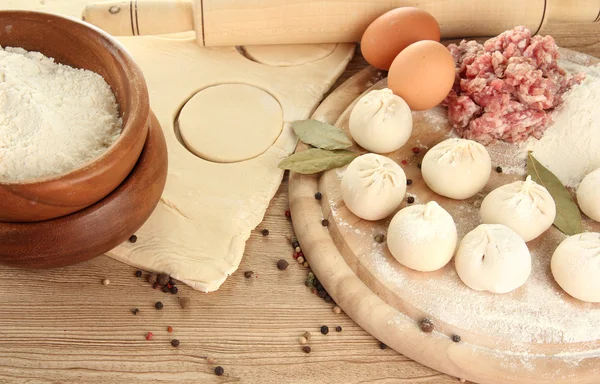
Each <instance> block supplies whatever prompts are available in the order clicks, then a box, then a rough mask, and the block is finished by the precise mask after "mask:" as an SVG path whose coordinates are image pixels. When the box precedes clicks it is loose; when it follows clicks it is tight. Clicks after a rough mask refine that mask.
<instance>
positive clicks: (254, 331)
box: [0, 0, 600, 384]
mask: <svg viewBox="0 0 600 384" xmlns="http://www.w3.org/2000/svg"><path fill="white" fill-rule="evenodd" d="M22 1H23V0H14V1H13V0H0V9H6V8H9V7H12V8H17V7H18V5H19V4H23V2H22ZM77 2H79V4H82V3H85V1H84V0H54V1H53V0H31V1H29V0H26V1H25V3H29V4H30V5H31V4H33V3H36V4H40V5H41V6H42V8H43V9H45V10H52V9H56V10H58V11H64V10H66V9H72V7H73V6H72V4H73V3H77ZM36 6H37V5H36ZM52 6H54V7H55V8H52ZM69 7H70V8H69ZM79 8H81V7H79ZM546 32H547V33H550V34H552V35H553V36H555V37H556V40H557V42H558V43H559V44H560V45H562V46H564V47H567V48H572V49H575V50H579V51H581V52H585V53H588V54H590V55H594V56H597V57H600V23H596V24H595V25H587V26H581V25H579V26H574V25H562V26H555V25H550V26H548V28H547V29H546ZM364 66H365V63H364V61H363V60H362V58H361V57H360V56H357V57H356V58H355V59H354V60H353V61H352V63H351V64H350V66H349V67H348V70H347V71H346V73H345V74H344V76H343V78H342V79H340V81H339V82H341V81H343V80H344V79H347V78H348V77H349V76H351V75H352V74H354V73H356V72H357V71H358V70H360V69H361V68H364ZM339 82H338V83H339ZM287 207H288V203H287V179H286V180H285V181H284V183H283V184H282V186H281V188H280V189H279V192H278V193H277V195H276V197H275V198H274V200H273V201H272V203H271V206H270V207H269V210H268V212H267V215H266V217H265V220H264V222H263V224H261V225H260V226H259V228H257V230H256V231H254V233H253V235H252V237H251V239H250V241H249V242H248V245H247V248H246V254H245V256H244V259H243V260H242V263H241V265H240V268H239V270H238V271H237V272H236V273H235V274H234V275H233V276H231V277H230V278H229V279H228V280H227V282H225V284H223V286H222V288H221V289H220V290H219V291H217V292H214V293H211V294H203V293H200V292H196V291H192V290H191V289H188V288H187V287H184V286H180V287H179V288H180V291H179V294H178V295H171V294H166V293H162V292H160V291H158V290H152V288H151V287H150V286H149V285H148V284H147V283H146V282H145V281H143V279H138V278H136V277H134V272H135V269H133V268H130V267H128V266H126V265H123V264H121V263H118V262H116V261H113V260H111V259H109V258H108V257H104V256H102V257H99V258H97V259H95V260H92V261H89V262H86V263H83V264H80V265H77V266H72V267H67V268H62V269H57V270H48V271H28V270H17V269H14V268H8V267H1V266H0V292H2V293H1V294H0V314H1V315H0V345H2V346H3V347H2V348H1V349H0V382H1V383H23V382H27V383H117V382H119V383H120V382H127V383H138V382H139V383H144V382H164V383H188V382H189V383H233V382H240V383H278V384H279V383H281V384H283V383H344V384H349V383H422V382H423V383H424V382H429V383H441V384H446V383H455V382H456V381H457V379H456V378H452V377H449V376H445V375H442V374H439V373H437V372H435V371H433V370H431V369H428V368H426V367H424V366H422V365H420V364H417V363H415V362H413V361H410V360H408V359H406V358H405V357H403V356H401V355H399V354H397V353H395V352H394V351H391V350H389V349H386V350H381V349H380V348H379V343H378V342H377V341H376V340H375V339H373V338H372V337H371V336H369V335H368V334H367V333H366V332H364V331H363V330H362V329H360V328H359V327H358V326H357V325H356V324H354V323H353V322H352V321H351V320H349V319H348V318H347V317H346V316H345V315H344V314H339V315H336V314H334V313H333V312H332V305H331V304H327V303H325V302H324V301H323V300H322V299H319V298H318V297H317V296H315V295H313V294H312V293H311V292H310V291H309V289H308V288H306V287H305V286H304V279H305V278H306V275H307V273H308V271H307V269H305V268H303V267H301V266H299V265H297V264H295V263H293V259H292V249H291V246H290V245H289V241H288V240H287V238H286V237H287V236H290V235H292V226H291V224H290V222H289V220H288V219H287V218H286V217H285V215H284V212H285V210H286V209H287ZM264 228H267V229H269V231H270V234H269V236H266V237H263V236H262V235H261V234H260V231H261V230H262V229H264ZM139 241H140V242H141V241H143V239H140V240H139ZM281 258H284V259H286V260H288V261H290V267H289V268H288V269H287V270H285V271H279V270H278V269H277V268H276V266H275V264H276V263H277V260H279V259H281ZM247 270H252V271H254V272H255V274H256V275H255V276H256V277H254V278H251V279H246V278H245V277H244V271H247ZM106 278H108V279H110V284H109V285H103V284H102V280H103V279H106ZM177 297H189V298H190V299H191V305H190V307H189V308H187V309H185V310H184V309H181V308H180V307H179V305H178V302H177ZM158 300H160V301H162V302H163V303H164V309H163V310H161V311H157V310H156V309H154V303H155V302H156V301H158ZM135 307H137V308H139V310H140V313H139V314H138V315H137V316H134V315H133V314H132V313H131V310H132V309H133V308H135ZM325 324H326V325H328V326H330V328H332V329H331V331H330V333H329V334H328V335H326V336H324V335H321V334H320V333H319V331H318V329H319V327H320V326H321V325H325ZM337 325H340V326H342V328H343V330H342V332H340V333H337V332H335V330H333V328H334V327H335V326H337ZM167 326H172V327H173V333H171V334H169V333H167V331H166V327H167ZM305 331H310V332H311V333H312V335H313V337H312V338H311V340H310V341H309V345H310V346H311V348H312V352H311V353H310V354H308V355H307V354H305V353H303V352H302V349H301V345H300V344H299V343H298V340H297V339H298V337H300V336H301V335H302V334H303V333H304V332H305ZM147 332H153V333H154V338H153V340H151V341H147V340H145V334H146V333H147ZM173 338H177V339H178V340H180V342H181V344H180V346H179V347H178V348H173V347H172V346H171V345H170V340H171V339H173ZM206 357H210V358H213V359H215V360H216V364H209V363H208V362H207V359H206ZM211 363H212V362H211ZM216 365H221V366H222V367H223V368H224V369H225V374H224V375H223V376H221V377H217V376H216V375H215V374H214V373H213V369H214V367H215V366H216Z"/></svg>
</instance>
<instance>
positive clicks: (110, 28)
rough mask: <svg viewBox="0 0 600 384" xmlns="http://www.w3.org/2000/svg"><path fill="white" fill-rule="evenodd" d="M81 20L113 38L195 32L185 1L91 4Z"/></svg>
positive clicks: (162, 0) (155, 0) (136, 1)
mask: <svg viewBox="0 0 600 384" xmlns="http://www.w3.org/2000/svg"><path fill="white" fill-rule="evenodd" d="M82 19H83V20H84V21H86V22H88V23H90V24H93V25H95V26H97V27H98V28H100V29H103V30H104V31H106V32H108V33H110V34H111V35H114V36H140V35H163V34H169V33H178V32H188V31H192V30H194V15H193V10H192V4H191V2H190V1H186V0H145V1H144V0H121V1H118V0H117V1H115V0H111V1H102V2H98V3H92V4H88V5H87V6H86V7H85V9H84V11H83V15H82Z"/></svg>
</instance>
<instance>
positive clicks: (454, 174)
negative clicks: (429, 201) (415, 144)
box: [421, 138, 492, 200]
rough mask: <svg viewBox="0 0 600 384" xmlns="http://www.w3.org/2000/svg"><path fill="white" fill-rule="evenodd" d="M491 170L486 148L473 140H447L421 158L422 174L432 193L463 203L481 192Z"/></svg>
mask: <svg viewBox="0 0 600 384" xmlns="http://www.w3.org/2000/svg"><path fill="white" fill-rule="evenodd" d="M491 171H492V160H491V159H490V155H489V154H488V152H487V150H486V149H485V147H484V146H483V145H481V144H479V143H478V142H476V141H473V140H467V139H456V138H453V139H447V140H444V141H442V142H441V143H439V144H437V145H435V146H434V147H433V148H431V149H430V150H429V151H427V153H426V154H425V156H424V157H423V162H422V164H421V172H422V174H423V180H425V183H427V186H429V188H431V190H432V191H434V192H435V193H437V194H439V195H442V196H446V197H449V198H451V199H457V200H463V199H468V198H469V197H471V196H474V195H475V194H477V192H479V191H481V190H482V189H483V187H485V185H486V184H487V182H488V180H489V178H490V173H491Z"/></svg>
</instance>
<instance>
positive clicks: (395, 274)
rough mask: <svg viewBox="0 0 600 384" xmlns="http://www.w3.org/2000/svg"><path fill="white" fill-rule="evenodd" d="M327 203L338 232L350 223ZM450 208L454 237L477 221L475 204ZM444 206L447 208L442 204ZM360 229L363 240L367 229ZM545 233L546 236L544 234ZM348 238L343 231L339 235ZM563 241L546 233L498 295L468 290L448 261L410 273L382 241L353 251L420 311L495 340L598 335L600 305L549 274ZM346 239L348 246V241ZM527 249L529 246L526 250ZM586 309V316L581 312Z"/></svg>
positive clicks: (570, 340) (590, 337) (573, 339)
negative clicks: (513, 284)
mask: <svg viewBox="0 0 600 384" xmlns="http://www.w3.org/2000/svg"><path fill="white" fill-rule="evenodd" d="M330 202H331V203H333V204H332V205H331V210H332V217H334V218H335V219H336V222H337V223H338V225H340V226H341V228H342V230H343V231H344V230H347V231H348V232H350V231H352V229H351V228H353V227H355V226H354V225H352V224H350V223H347V222H345V221H343V219H342V216H341V215H339V214H338V213H337V211H338V210H339V208H340V206H338V205H336V204H334V202H333V201H330ZM460 207H461V208H459V209H452V208H450V209H449V213H450V214H451V215H452V216H453V217H454V219H455V220H456V222H457V227H458V230H459V236H460V237H462V236H463V235H464V234H465V233H466V232H468V231H469V230H470V229H473V228H475V227H476V226H477V225H478V224H479V215H478V208H477V207H476V205H475V204H467V205H462V206H460ZM446 208H447V207H446ZM361 231H362V232H365V233H364V236H365V237H363V239H366V238H367V236H368V237H371V235H373V234H374V233H377V232H378V229H373V230H372V231H371V232H372V233H367V232H366V231H365V230H364V229H363V228H361ZM549 235H550V234H549ZM344 238H345V239H346V240H348V239H347V235H346V234H344ZM563 239H564V235H562V234H561V233H560V232H558V231H552V232H551V235H550V236H546V237H545V239H544V243H543V244H540V245H539V246H538V247H536V248H535V249H534V251H533V253H532V260H533V265H532V273H531V276H530V277H529V279H528V281H527V283H526V284H525V285H524V286H523V287H521V288H519V289H517V290H516V291H514V292H511V293H508V294H505V295H502V298H503V300H497V298H498V297H499V296H500V295H495V294H491V293H487V292H477V291H474V290H471V289H470V288H468V287H467V286H466V285H464V284H463V283H462V281H461V280H460V279H459V277H458V275H457V273H456V270H455V268H454V263H453V261H451V262H450V263H449V264H448V265H447V266H446V267H444V268H443V269H442V270H440V271H437V272H432V273H429V274H428V273H419V272H413V271H410V270H409V269H408V268H405V267H403V266H402V265H400V264H399V263H398V262H397V261H396V260H395V259H394V258H393V256H391V254H390V253H389V251H388V250H387V246H386V245H385V244H376V243H373V242H370V244H372V245H371V248H370V250H369V252H368V253H363V254H362V255H361V254H359V253H358V252H355V254H356V255H357V257H358V258H359V259H360V260H361V264H362V265H363V266H364V267H365V268H367V269H370V270H372V272H373V273H374V274H375V275H377V276H380V277H382V279H384V280H385V281H386V282H388V283H389V287H390V289H391V290H392V291H394V293H395V294H396V295H397V296H399V297H405V298H410V302H411V303H413V304H415V305H416V306H418V309H420V310H422V311H423V312H424V313H426V314H429V315H430V316H433V317H434V318H435V319H439V320H440V321H442V322H444V323H447V324H449V325H451V326H454V327H456V328H457V329H471V330H478V329H480V330H486V331H485V333H486V334H490V335H494V337H497V338H498V340H499V341H512V342H515V343H577V342H585V341H593V340H597V339H600V327H598V324H600V306H598V305H593V304H587V303H582V302H578V301H577V300H574V299H571V298H570V297H568V295H566V294H565V293H564V292H562V291H561V290H560V288H558V286H557V285H556V283H555V282H554V281H553V279H552V276H551V275H550V272H549V269H550V257H551V255H552V252H553V250H554V249H555V248H556V246H557V245H558V244H559V243H560V242H561V241H562V240H563ZM352 243H353V241H351V240H349V241H348V244H350V245H352ZM531 248H532V247H530V249H531ZM582 311H585V313H586V316H581V314H582Z"/></svg>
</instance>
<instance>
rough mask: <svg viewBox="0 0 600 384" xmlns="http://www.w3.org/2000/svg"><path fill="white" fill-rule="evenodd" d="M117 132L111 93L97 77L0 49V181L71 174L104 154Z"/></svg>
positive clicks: (35, 56)
mask: <svg viewBox="0 0 600 384" xmlns="http://www.w3.org/2000/svg"><path fill="white" fill-rule="evenodd" d="M121 130H122V120H121V118H120V117H119V112H118V105H117V102H116V99H115V95H114V94H113V93H112V91H111V89H110V87H109V85H108V84H107V83H106V81H104V79H103V78H102V77H101V76H100V75H98V74H96V73H94V72H91V71H88V70H82V69H76V68H72V67H69V66H66V65H61V64H57V63H55V62H54V60H53V59H51V58H48V57H46V56H44V55H42V54H41V53H39V52H27V51H25V50H23V49H21V48H2V47H0V179H5V180H13V181H16V180H25V179H32V178H38V177H45V176H53V175H58V174H61V173H64V172H68V171H70V170H73V169H75V168H77V167H79V166H82V165H84V164H85V163H88V162H90V161H91V160H93V159H94V158H96V157H98V156H99V155H100V154H102V153H103V152H105V151H106V150H107V148H108V147H109V146H110V145H111V144H112V143H113V142H114V141H115V140H116V139H117V138H118V137H119V135H120V134H121Z"/></svg>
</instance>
